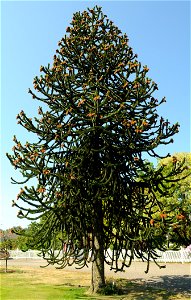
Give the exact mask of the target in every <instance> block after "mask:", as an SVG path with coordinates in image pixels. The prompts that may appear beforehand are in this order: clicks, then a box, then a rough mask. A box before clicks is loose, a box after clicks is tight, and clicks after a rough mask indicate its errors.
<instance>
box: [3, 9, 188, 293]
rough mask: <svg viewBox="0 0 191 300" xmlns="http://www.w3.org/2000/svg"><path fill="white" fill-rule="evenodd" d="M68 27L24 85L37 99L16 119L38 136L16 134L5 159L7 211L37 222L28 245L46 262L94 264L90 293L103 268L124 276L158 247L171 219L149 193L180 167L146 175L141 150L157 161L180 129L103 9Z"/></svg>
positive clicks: (80, 15)
mask: <svg viewBox="0 0 191 300" xmlns="http://www.w3.org/2000/svg"><path fill="white" fill-rule="evenodd" d="M66 31H67V34H66V35H65V36H64V37H63V38H62V39H61V41H59V43H58V46H59V49H57V50H56V54H55V55H54V60H53V64H52V65H48V66H47V67H44V66H41V68H40V71H41V72H42V74H43V75H41V76H39V77H35V79H34V82H33V83H34V90H31V89H29V93H30V94H31V95H32V98H34V99H37V100H39V101H41V102H42V103H43V108H42V107H39V110H38V113H39V115H40V116H39V117H38V118H34V119H30V118H29V117H27V116H26V114H25V113H24V111H21V112H20V114H18V116H17V119H18V123H19V124H21V125H22V126H23V127H25V128H26V129H27V130H28V131H29V132H33V133H35V134H36V135H37V137H38V139H37V141H36V142H33V143H29V142H26V144H25V145H23V144H22V143H21V142H20V141H19V140H17V138H16V137H14V142H15V146H14V147H13V154H12V155H10V154H8V158H9V159H10V161H11V163H12V164H13V165H14V167H15V168H16V169H19V170H20V172H21V173H22V175H23V177H24V179H23V182H22V183H23V187H22V188H21V190H20V193H19V194H18V197H17V198H18V199H19V202H15V201H13V205H16V206H17V207H18V208H19V209H20V211H19V214H18V216H19V217H20V218H27V219H29V220H37V219H38V218H39V219H40V218H43V222H41V223H40V224H41V226H40V228H39V230H38V234H35V235H34V238H33V241H34V244H38V248H39V246H40V247H41V249H42V254H43V257H44V258H45V259H47V261H48V263H52V264H54V263H57V264H60V268H63V267H65V266H66V265H71V264H72V263H75V264H78V265H79V267H83V266H85V265H87V263H88V261H89V260H90V261H92V284H91V288H92V291H93V292H96V291H97V290H98V289H99V287H100V286H102V285H104V284H105V277H104V262H106V263H108V264H110V266H111V269H115V270H116V271H118V270H123V268H124V267H125V266H129V265H130V264H131V261H132V259H133V257H134V255H136V256H138V257H141V258H143V259H146V260H148V262H149V259H150V258H153V259H155V258H156V253H155V249H157V248H160V247H162V246H163V243H162V242H161V237H164V236H165V233H166V232H167V231H168V227H169V223H170V222H171V219H168V217H166V216H164V212H163V205H162V203H160V201H158V199H157V197H156V192H157V191H159V192H160V193H162V194H165V193H166V194H168V192H169V191H170V189H168V190H165V189H161V188H160V184H161V182H162V184H163V185H164V182H165V180H167V181H169V184H170V182H171V181H170V179H171V178H172V176H173V175H175V174H178V173H181V171H182V169H183V163H178V164H177V163H175V164H174V167H173V169H172V170H171V171H170V172H169V173H168V174H167V175H165V176H162V175H161V174H162V173H161V170H162V169H163V168H164V166H162V167H160V168H158V169H157V170H151V168H150V167H149V164H148V163H147V162H146V161H145V159H144V154H149V155H151V156H153V157H158V155H157V153H156V151H155V149H156V148H157V146H158V145H166V144H169V143H171V142H172V139H171V137H172V136H173V135H174V134H175V133H177V132H178V127H179V125H178V124H175V125H172V126H170V125H169V122H168V121H165V120H164V119H163V118H159V116H158V114H157V112H156V108H157V107H158V106H159V105H160V104H162V103H163V102H165V99H162V100H161V101H159V102H158V100H157V99H155V98H154V97H153V96H152V94H153V92H154V91H155V90H156V89H157V85H156V83H154V82H153V81H152V80H151V79H150V78H148V77H147V72H148V71H149V69H148V67H147V66H143V67H142V66H141V63H140V62H138V60H137V55H136V54H134V53H133V51H132V48H131V47H130V46H129V44H128V38H127V36H126V34H122V33H121V31H120V30H119V29H118V28H117V27H116V26H114V25H113V23H112V22H111V21H109V20H108V19H107V17H106V16H105V15H104V14H103V13H102V10H101V8H99V7H97V6H96V7H95V8H93V9H88V10H87V11H84V12H82V13H80V12H77V13H75V14H74V16H73V19H72V22H71V26H70V27H68V28H67V30H66ZM35 90H36V92H35ZM45 106H47V111H45V109H46V108H44V107H45ZM140 173H141V174H142V175H141V179H140V178H139V174H140ZM34 178H36V185H32V184H34V181H32V184H30V181H31V179H34ZM138 178H139V180H138ZM169 178H170V179H169ZM13 182H14V183H18V182H17V181H15V180H13ZM27 182H28V184H27V185H26V186H25V183H27ZM21 202H22V203H23V204H22V203H21ZM156 210H159V211H160V214H161V217H160V220H159V221H158V223H157V226H155V225H153V221H152V219H153V218H152V216H153V213H155V212H156ZM58 240H59V243H58ZM64 245H66V246H65V247H64ZM63 247H64V250H65V251H63ZM108 248H112V249H113V250H112V251H113V252H112V255H109V253H110V252H107V249H108ZM55 249H56V250H58V249H60V252H59V253H60V254H58V253H57V252H55V251H54V250H55ZM146 253H147V254H146ZM121 255H122V256H121ZM119 258H120V259H119Z"/></svg>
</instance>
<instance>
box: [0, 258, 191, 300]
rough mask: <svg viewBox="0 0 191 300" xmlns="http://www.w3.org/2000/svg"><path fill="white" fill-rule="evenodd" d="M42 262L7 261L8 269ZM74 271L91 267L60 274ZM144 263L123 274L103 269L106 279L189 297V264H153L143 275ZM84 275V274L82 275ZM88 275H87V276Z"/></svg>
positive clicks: (70, 269) (33, 265) (38, 264)
mask: <svg viewBox="0 0 191 300" xmlns="http://www.w3.org/2000/svg"><path fill="white" fill-rule="evenodd" d="M3 265H5V261H1V266H3ZM45 265H46V262H45V261H44V260H40V259H38V260H36V259H11V260H9V261H8V268H11V267H16V268H30V269H31V268H32V269H33V268H34V269H36V268H40V266H45ZM53 269H54V270H55V266H48V267H47V268H45V269H43V270H47V273H48V270H53ZM65 270H66V271H67V272H69V271H73V272H74V271H75V272H82V273H89V274H90V273H91V266H90V267H89V268H87V267H85V268H83V269H80V270H76V269H75V266H71V267H66V268H65V269H63V270H62V272H65ZM145 270H146V263H143V262H133V263H132V265H131V267H130V268H128V269H126V271H125V272H118V273H115V272H114V271H110V269H109V266H106V267H105V274H106V277H107V278H112V279H113V280H114V281H115V279H117V278H124V279H130V280H131V281H133V282H137V283H141V284H143V283H144V284H145V285H146V286H152V287H156V288H165V289H167V290H169V291H175V292H180V293H186V294H187V295H188V294H189V295H190V296H191V265H190V264H189V263H184V264H181V263H166V268H162V269H159V268H158V267H157V266H156V264H155V263H151V264H150V269H149V273H148V274H146V273H145ZM84 275H85V274H84ZM87 275H88V274H87Z"/></svg>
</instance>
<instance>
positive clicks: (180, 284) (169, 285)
mask: <svg viewBox="0 0 191 300" xmlns="http://www.w3.org/2000/svg"><path fill="white" fill-rule="evenodd" d="M145 284H146V285H147V286H152V287H156V288H164V289H166V290H167V291H173V292H176V293H188V294H189V293H191V276H187V275H184V276H177V275H174V276H161V277H154V278H152V279H150V280H147V281H145Z"/></svg>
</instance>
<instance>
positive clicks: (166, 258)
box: [9, 249, 191, 263]
mask: <svg viewBox="0 0 191 300" xmlns="http://www.w3.org/2000/svg"><path fill="white" fill-rule="evenodd" d="M9 253H10V257H11V258H14V259H19V258H23V259H42V257H40V256H38V254H39V251H37V250H29V251H26V252H23V251H20V250H10V251H9ZM157 254H158V255H159V256H160V257H159V258H158V259H157V261H158V262H164V263H167V262H181V263H186V262H191V252H190V251H188V250H185V249H181V250H179V251H166V252H162V251H157ZM134 261H140V259H136V258H135V259H134Z"/></svg>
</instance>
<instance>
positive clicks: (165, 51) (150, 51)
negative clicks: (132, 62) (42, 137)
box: [0, 1, 190, 228]
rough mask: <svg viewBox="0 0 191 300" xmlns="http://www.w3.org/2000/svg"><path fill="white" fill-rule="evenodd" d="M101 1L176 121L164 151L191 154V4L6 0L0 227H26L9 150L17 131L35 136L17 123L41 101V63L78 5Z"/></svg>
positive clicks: (3, 12)
mask: <svg viewBox="0 0 191 300" xmlns="http://www.w3.org/2000/svg"><path fill="white" fill-rule="evenodd" d="M96 4H97V5H100V6H102V8H103V12H104V13H105V14H106V15H107V16H108V18H109V19H111V20H112V21H113V22H114V23H115V25H117V26H118V27H119V28H120V29H121V30H122V32H123V33H125V32H126V33H127V35H128V37H129V40H130V42H129V44H130V46H131V47H133V50H134V52H135V53H137V54H138V60H139V61H140V62H141V63H142V64H143V65H148V67H149V69H150V72H149V77H151V78H152V79H153V80H154V81H155V82H156V83H157V84H158V87H159V91H158V92H157V93H156V94H155V96H156V97H158V98H159V99H161V98H162V97H163V96H166V99H167V103H165V104H163V105H162V106H161V108H160V109H159V114H160V115H162V116H163V117H164V118H168V119H169V121H170V122H172V123H175V122H177V121H178V122H179V123H180V125H181V127H180V133H179V134H178V135H177V136H175V142H174V144H171V145H169V146H166V147H165V148H161V149H160V153H161V154H167V153H168V152H170V153H174V152H190V89H189V85H190V60H189V59H190V56H189V55H190V40H189V36H190V32H189V30H190V2H189V1H2V4H1V64H2V67H1V87H2V89H1V90H2V92H1V132H2V135H1V142H2V146H1V170H2V172H1V207H2V209H1V222H0V228H9V227H11V226H16V225H21V226H23V227H24V226H25V225H26V224H27V222H26V221H22V220H19V219H18V218H17V217H16V215H17V209H15V208H12V207H11V200H13V199H15V198H16V195H17V193H18V192H19V190H20V187H19V186H15V185H12V184H11V180H10V177H11V176H13V177H16V175H17V173H16V172H15V170H14V169H13V167H12V166H11V165H10V163H9V161H8V159H7V158H6V156H5V153H6V152H9V153H10V152H11V148H12V146H13V142H12V137H13V135H14V134H16V136H17V137H18V139H19V140H21V141H27V140H28V141H30V140H31V139H32V136H31V134H30V133H28V132H25V131H24V130H23V129H22V128H21V126H19V125H17V121H16V115H17V114H18V113H19V112H20V111H21V109H23V110H24V111H25V112H26V113H27V114H28V116H31V117H34V116H36V115H37V107H38V106H39V105H40V103H38V101H35V100H32V99H31V97H30V95H29V94H28V93H27V90H28V88H29V87H32V81H33V78H34V77H35V76H36V75H39V68H40V66H41V65H47V64H48V63H51V62H52V58H53V55H54V54H55V50H56V49H57V42H58V41H59V40H60V39H61V38H62V36H63V35H64V34H65V30H66V27H67V26H68V25H69V22H70V21H71V19H72V15H73V13H74V12H76V11H79V10H80V11H83V10H85V9H86V8H87V7H93V6H94V5H96Z"/></svg>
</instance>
